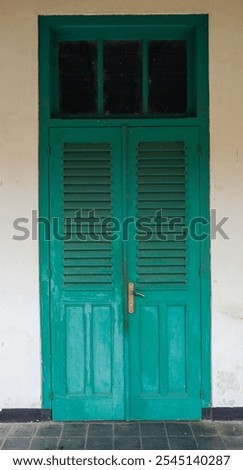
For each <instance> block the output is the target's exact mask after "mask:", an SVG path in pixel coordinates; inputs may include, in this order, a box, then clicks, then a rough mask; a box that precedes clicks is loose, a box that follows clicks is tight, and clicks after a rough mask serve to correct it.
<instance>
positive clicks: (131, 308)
mask: <svg viewBox="0 0 243 470" xmlns="http://www.w3.org/2000/svg"><path fill="white" fill-rule="evenodd" d="M127 290H128V292H127V310H128V313H134V283H133V282H129V283H128V289H127Z"/></svg>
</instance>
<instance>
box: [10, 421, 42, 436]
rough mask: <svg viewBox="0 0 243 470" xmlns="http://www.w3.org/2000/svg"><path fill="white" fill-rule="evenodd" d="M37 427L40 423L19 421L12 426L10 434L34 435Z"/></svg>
mask: <svg viewBox="0 0 243 470" xmlns="http://www.w3.org/2000/svg"><path fill="white" fill-rule="evenodd" d="M37 427H38V423H19V424H16V425H15V426H13V427H11V429H10V431H9V436H21V437H29V436H33V435H34V434H35V432H36V430H37Z"/></svg>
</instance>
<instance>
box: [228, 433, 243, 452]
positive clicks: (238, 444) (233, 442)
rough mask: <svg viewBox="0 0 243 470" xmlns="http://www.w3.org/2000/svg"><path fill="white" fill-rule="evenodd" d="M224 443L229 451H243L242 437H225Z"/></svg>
mask: <svg viewBox="0 0 243 470" xmlns="http://www.w3.org/2000/svg"><path fill="white" fill-rule="evenodd" d="M223 441H224V443H225V445H226V448H227V449H228V450H237V449H238V450H243V437H242V436H235V437H232V436H230V437H228V436H227V437H224V438H223Z"/></svg>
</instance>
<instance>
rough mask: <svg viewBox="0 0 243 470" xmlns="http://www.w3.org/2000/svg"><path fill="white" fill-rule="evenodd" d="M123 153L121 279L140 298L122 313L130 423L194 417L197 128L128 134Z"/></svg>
mask: <svg viewBox="0 0 243 470" xmlns="http://www.w3.org/2000/svg"><path fill="white" fill-rule="evenodd" d="M128 149H129V150H128V161H129V166H128V168H129V169H128V182H127V184H128V191H127V194H128V204H127V210H128V215H129V216H132V215H134V214H136V218H137V221H138V222H137V230H136V231H134V233H133V237H132V241H130V242H129V244H128V247H127V265H128V279H129V281H132V282H133V283H134V284H135V291H138V292H139V293H141V294H143V295H144V296H145V297H144V298H143V297H141V296H140V295H136V296H135V313H134V314H133V315H128V321H129V323H128V344H129V352H128V357H129V381H130V384H129V390H130V392H129V395H130V396H129V399H130V405H129V406H130V408H129V417H130V419H196V418H198V419H199V418H200V416H201V409H200V407H201V405H200V282H199V281H200V279H199V260H200V244H199V243H198V242H197V241H195V240H193V237H192V236H191V235H193V234H189V233H187V227H188V228H189V226H190V221H193V219H194V218H196V217H198V215H199V169H198V138H197V130H195V129H182V128H180V129H156V128H147V129H142V128H141V129H131V130H130V131H129V135H128ZM161 209H162V212H161ZM149 221H151V222H149ZM146 225H147V226H148V227H149V230H150V231H149V232H148V230H147V231H146V230H144V227H145V226H146ZM138 230H140V233H138Z"/></svg>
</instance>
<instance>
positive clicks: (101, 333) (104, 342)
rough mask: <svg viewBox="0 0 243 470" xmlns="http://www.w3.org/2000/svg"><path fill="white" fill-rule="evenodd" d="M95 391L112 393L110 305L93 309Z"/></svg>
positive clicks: (97, 392) (96, 392) (112, 346)
mask: <svg viewBox="0 0 243 470" xmlns="http://www.w3.org/2000/svg"><path fill="white" fill-rule="evenodd" d="M91 315H92V355H93V363H92V367H93V373H92V374H93V392H94V393H95V394H105V395H107V394H108V395H109V394H110V393H112V350H113V348H114V344H113V329H112V309H111V307H110V306H107V307H106V306H102V305H99V306H94V307H93V309H92V314H91Z"/></svg>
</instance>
